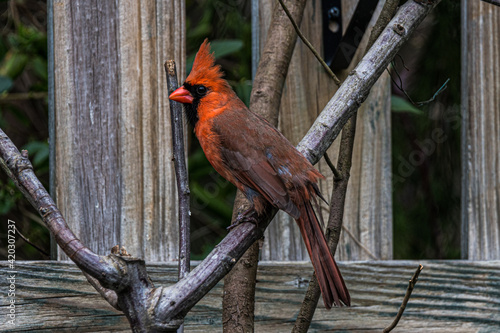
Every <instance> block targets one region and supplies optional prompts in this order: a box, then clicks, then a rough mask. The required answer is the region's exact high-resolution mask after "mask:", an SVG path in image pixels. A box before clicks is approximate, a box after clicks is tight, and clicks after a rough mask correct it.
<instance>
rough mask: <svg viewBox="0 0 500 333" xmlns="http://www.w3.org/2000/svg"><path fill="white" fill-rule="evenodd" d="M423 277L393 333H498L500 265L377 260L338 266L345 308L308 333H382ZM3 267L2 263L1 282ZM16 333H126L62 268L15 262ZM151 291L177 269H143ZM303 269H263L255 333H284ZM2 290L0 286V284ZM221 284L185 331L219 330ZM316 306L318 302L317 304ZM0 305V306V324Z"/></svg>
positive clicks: (75, 274) (123, 323) (74, 274)
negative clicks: (347, 295) (416, 275)
mask: <svg viewBox="0 0 500 333" xmlns="http://www.w3.org/2000/svg"><path fill="white" fill-rule="evenodd" d="M419 263H421V264H423V266H424V270H423V271H422V273H421V275H420V279H419V281H418V283H417V285H416V287H415V290H414V291H413V295H412V297H411V299H410V302H409V304H408V307H407V309H406V311H405V313H404V315H403V317H402V319H401V322H400V323H399V325H398V326H397V328H396V330H395V332H445V333H446V332H455V333H456V332H467V333H470V332H498V331H499V330H500V308H499V304H500V262H499V261H490V262H471V261H421V262H417V261H377V262H350V263H345V262H341V263H339V266H340V268H341V269H342V272H343V276H344V278H345V281H346V284H347V286H348V287H349V290H350V291H351V296H352V300H353V306H352V307H351V308H345V307H344V308H333V309H332V310H331V311H327V310H325V308H324V307H323V305H322V304H320V305H319V308H318V310H317V311H316V314H315V316H314V319H313V324H312V325H311V329H310V332H319V331H329V330H330V331H331V330H336V331H351V332H360V331H362V332H381V331H382V329H383V328H384V327H386V326H387V325H389V324H390V323H391V321H392V319H393V317H394V315H395V314H396V313H397V310H398V308H399V305H400V304H401V301H402V299H403V297H404V294H405V291H406V287H407V285H408V280H409V279H410V278H411V276H412V275H413V272H414V271H415V269H416V268H417V265H418V264H419ZM6 270H7V264H6V262H0V275H1V276H5V274H6ZM16 270H17V278H16V304H17V308H16V309H17V315H18V316H17V326H16V327H15V328H13V329H12V328H7V327H6V326H5V325H6V323H5V321H4V320H2V321H1V322H0V331H2V332H5V331H8V332H21V331H30V332H54V331H56V332H64V331H66V332H69V331H73V332H129V331H130V330H129V326H128V323H127V320H126V319H125V317H124V316H123V315H122V314H120V313H119V312H118V311H116V310H114V309H113V308H112V307H111V306H110V305H108V304H107V303H106V302H105V301H104V300H103V299H101V297H100V296H99V295H98V294H97V292H96V291H95V290H94V289H93V288H92V287H91V286H90V285H89V284H88V282H87V281H86V280H85V278H84V277H83V275H82V274H81V273H80V271H79V270H78V269H77V268H76V267H75V266H74V264H72V263H68V262H48V261H45V262H20V261H18V262H17V263H16ZM148 273H149V274H150V276H151V278H152V280H153V282H154V283H155V284H156V286H160V285H171V284H173V283H174V282H175V281H176V280H177V263H170V264H165V263H161V264H149V265H148ZM311 273H312V266H310V265H309V264H308V263H294V264H292V263H283V262H281V263H280V262H263V263H261V264H260V266H259V272H258V275H257V281H258V282H257V291H256V314H255V320H256V329H255V331H256V332H290V330H291V327H292V326H293V320H294V317H295V316H296V315H297V312H298V309H299V304H300V302H301V301H302V299H303V293H304V292H305V290H306V288H307V279H309V278H310V276H311ZM0 287H1V288H2V290H4V289H5V288H6V282H2V283H0ZM221 295H222V283H219V284H218V285H217V286H216V287H215V288H214V289H213V290H212V291H211V292H210V293H209V294H208V295H207V296H205V298H203V299H202V300H201V301H200V302H199V303H198V304H197V305H196V306H195V307H194V308H193V310H192V311H191V312H190V313H189V314H188V315H187V317H186V322H185V328H186V332H220V331H221V330H222V323H221V311H222V310H221V309H222V298H221ZM320 303H321V302H320ZM5 311H6V304H5V303H3V302H2V303H1V304H0V314H1V315H2V317H4V314H5V313H6V312H5Z"/></svg>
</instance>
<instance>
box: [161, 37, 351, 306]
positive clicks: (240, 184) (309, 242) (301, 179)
mask: <svg viewBox="0 0 500 333" xmlns="http://www.w3.org/2000/svg"><path fill="white" fill-rule="evenodd" d="M214 62H215V59H214V56H213V55H212V54H211V53H210V44H209V43H208V40H205V41H204V42H203V44H202V45H201V47H200V50H199V51H198V53H197V55H196V58H195V60H194V64H193V69H192V70H191V73H190V74H189V76H188V77H187V78H186V81H185V82H184V84H183V86H182V87H180V88H178V89H177V90H175V91H174V92H173V93H172V94H171V95H170V97H169V98H170V99H171V100H174V101H177V102H180V103H184V109H185V112H186V115H187V118H188V120H189V122H190V123H191V124H192V125H193V126H194V132H195V134H196V137H197V138H198V140H199V141H200V144H201V148H202V149H203V151H204V152H205V155H206V156H207V159H208V161H209V162H210V163H211V164H212V166H213V167H214V168H215V170H217V172H219V173H220V174H221V175H222V176H223V177H224V178H226V179H227V180H229V181H230V182H231V183H233V184H234V185H235V186H236V187H237V188H238V189H239V190H240V191H242V192H243V193H244V194H245V195H246V197H247V198H248V200H249V201H250V202H251V203H253V206H254V208H255V210H256V211H257V213H258V214H261V213H262V212H263V210H264V207H265V203H266V201H267V202H269V203H271V204H272V205H273V206H275V207H277V208H280V209H282V210H284V211H285V212H287V213H288V214H290V215H291V216H292V217H293V218H294V219H295V220H296V221H297V223H298V225H299V228H300V232H301V234H302V237H303V239H304V242H305V244H306V247H307V251H308V252H309V257H310V258H311V261H312V264H313V266H314V269H315V271H316V276H317V278H318V282H319V286H320V289H321V292H322V294H323V301H324V303H325V306H326V308H328V309H330V308H331V307H332V304H336V305H339V306H340V305H341V303H340V301H342V302H343V303H344V304H346V305H350V303H351V299H350V296H349V292H348V291H347V288H346V286H345V283H344V280H343V279H342V275H341V274H340V271H339V269H338V267H337V264H336V263H335V260H334V259H333V256H332V254H331V252H330V250H329V249H328V245H327V243H326V240H325V236H324V234H323V231H322V228H321V226H320V224H319V222H318V219H317V217H316V214H315V213H314V210H313V207H312V205H311V199H312V198H313V197H314V196H316V195H319V196H320V197H321V194H320V192H319V188H318V185H317V184H316V183H317V181H318V178H324V177H323V175H321V174H320V173H319V172H318V171H317V170H316V169H314V167H313V166H312V165H311V163H309V161H307V160H306V158H305V157H304V156H303V155H302V154H301V153H300V152H299V151H298V150H297V149H295V147H294V146H293V145H292V144H291V143H290V142H289V141H288V140H287V139H286V138H285V137H284V136H283V135H282V134H281V133H280V132H279V131H278V130H277V129H276V128H274V127H273V126H272V125H271V124H269V123H268V122H267V121H266V120H265V119H264V118H262V117H261V116H259V115H258V114H255V113H253V112H251V111H250V110H249V109H248V108H247V107H246V105H245V104H244V103H243V102H242V101H241V100H240V99H239V98H238V96H236V94H235V93H234V91H233V90H232V89H231V87H230V86H229V84H228V83H227V81H226V80H224V79H223V78H222V76H223V73H222V71H221V70H220V66H216V65H215V63H214Z"/></svg>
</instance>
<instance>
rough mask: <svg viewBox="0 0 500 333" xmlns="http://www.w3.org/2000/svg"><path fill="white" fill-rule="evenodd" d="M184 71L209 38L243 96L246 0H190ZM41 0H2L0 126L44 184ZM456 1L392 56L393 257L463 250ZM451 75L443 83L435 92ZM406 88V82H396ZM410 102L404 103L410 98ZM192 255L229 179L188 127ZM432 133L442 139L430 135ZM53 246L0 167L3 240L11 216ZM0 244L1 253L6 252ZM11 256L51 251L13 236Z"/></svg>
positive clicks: (213, 228) (219, 234)
mask: <svg viewBox="0 0 500 333" xmlns="http://www.w3.org/2000/svg"><path fill="white" fill-rule="evenodd" d="M186 13H187V18H186V30H187V31H186V37H187V40H186V48H187V57H188V61H187V72H189V70H190V68H191V65H192V61H193V59H194V55H195V53H196V51H197V50H198V47H199V45H200V44H201V43H202V41H203V40H204V39H205V38H209V39H210V41H211V42H212V50H213V51H214V52H215V55H216V58H217V62H218V63H219V64H220V65H221V66H222V68H223V70H224V71H225V73H226V79H227V80H228V81H229V82H230V84H231V85H232V87H233V88H234V90H235V91H236V93H237V94H238V95H239V96H240V98H241V99H242V100H243V101H244V102H245V103H247V105H248V101H249V96H250V91H251V88H252V82H251V73H252V71H251V24H250V20H251V10H250V1H249V0H233V1H221V0H199V1H196V0H187V1H186ZM46 27H47V10H46V1H35V0H10V1H0V128H2V130H4V131H5V132H6V134H7V135H8V136H9V137H10V138H11V139H12V141H13V142H14V143H15V144H16V146H17V147H19V148H22V149H27V150H28V151H29V154H30V159H31V160H32V162H33V165H34V167H35V173H36V174H37V176H38V177H39V178H40V180H41V181H42V183H43V184H44V185H45V186H46V188H48V185H49V153H48V106H47V91H48V85H47V30H46ZM459 27H460V3H459V2H458V1H452V0H443V1H442V2H441V3H440V5H439V6H437V7H436V8H435V10H434V11H433V13H431V15H429V16H428V18H427V19H426V20H425V21H424V22H423V23H422V24H421V26H420V27H419V29H418V31H417V32H416V33H415V34H414V35H413V36H412V39H411V40H410V41H409V42H408V43H407V44H406V45H405V47H404V48H403V49H402V50H401V52H400V53H399V54H400V56H398V57H396V58H395V61H394V64H393V65H394V67H393V68H391V73H392V77H393V79H394V83H393V88H392V89H393V97H392V105H393V110H392V111H393V112H392V143H393V146H392V163H393V211H394V216H393V220H394V258H395V259H421V258H426V259H458V258H460V223H461V222H460V177H461V165H460V28H459ZM447 79H450V80H449V82H448V84H447V86H446V89H444V90H443V91H442V92H441V93H440V94H438V95H437V96H435V99H434V100H432V101H430V102H428V103H424V104H423V105H421V106H417V105H419V103H418V102H424V101H428V100H430V99H432V98H433V97H434V95H435V93H436V92H437V91H438V90H439V89H440V88H441V87H442V86H443V84H444V83H445V82H446V80H447ZM401 88H403V89H404V91H405V92H406V93H404V92H403V91H402V89H401ZM408 97H410V98H411V100H412V101H414V102H415V104H416V105H414V104H412V103H410V101H409V98H408ZM188 133H189V135H190V137H189V140H188V141H189V147H188V150H189V173H190V188H191V195H192V197H191V200H192V203H191V205H192V226H191V230H192V234H191V244H192V258H193V259H202V258H204V257H205V255H206V254H207V253H208V252H209V251H210V250H211V249H212V248H213V246H214V245H215V244H217V243H218V242H219V241H220V240H221V239H222V238H223V237H224V236H225V235H226V234H227V230H226V227H227V226H228V224H229V221H230V219H231V214H232V201H233V197H234V193H235V188H234V186H233V185H232V184H230V183H228V182H227V181H226V180H224V179H223V178H222V177H220V176H219V175H218V174H217V173H216V172H215V171H214V170H213V168H212V167H211V166H210V164H209V163H208V161H207V160H206V158H205V156H204V154H203V152H202V150H201V148H200V147H199V144H198V142H197V141H196V139H195V138H194V136H193V135H192V131H191V130H189V131H188ZM436 136H438V138H439V140H433V138H435V137H436ZM8 219H11V220H14V221H15V222H16V226H17V228H18V229H19V230H20V231H21V232H22V234H23V235H24V236H25V237H26V238H28V239H30V241H31V242H32V243H34V244H35V245H37V246H38V247H39V248H41V249H43V250H44V251H45V252H47V253H48V252H50V251H49V248H50V241H49V238H50V237H49V233H48V231H47V230H46V228H45V227H44V226H43V224H42V221H41V219H40V217H39V216H38V214H37V212H36V211H35V210H34V209H33V208H32V207H31V206H30V204H29V203H28V202H27V201H26V200H25V199H24V198H23V197H22V195H21V193H20V192H19V191H17V189H16V188H15V186H14V184H13V183H12V181H10V180H8V178H7V176H6V175H5V174H4V173H3V172H0V221H1V222H0V243H1V244H6V239H7V233H6V230H7V220H8ZM6 250H7V248H6V246H0V260H3V259H5V258H6ZM16 255H17V256H16V259H18V260H32V259H33V260H35V259H47V258H48V257H47V256H46V255H45V254H43V253H42V252H40V251H39V250H37V249H35V248H34V247H33V246H31V245H29V244H27V243H26V242H24V241H23V240H22V239H19V238H18V239H17V245H16Z"/></svg>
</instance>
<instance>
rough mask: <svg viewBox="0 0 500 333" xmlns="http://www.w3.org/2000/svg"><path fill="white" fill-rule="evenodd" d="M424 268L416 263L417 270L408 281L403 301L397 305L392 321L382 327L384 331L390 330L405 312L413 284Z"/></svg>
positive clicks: (385, 332)
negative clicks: (396, 312)
mask: <svg viewBox="0 0 500 333" xmlns="http://www.w3.org/2000/svg"><path fill="white" fill-rule="evenodd" d="M422 269H424V266H422V265H418V267H417V270H416V271H415V273H414V274H413V277H412V278H411V279H410V282H409V283H408V288H407V289H406V294H405V298H404V299H403V303H401V306H400V307H399V311H398V314H397V315H396V318H394V321H393V322H392V323H391V324H390V325H389V326H387V327H386V328H385V329H384V333H388V332H390V331H392V330H393V329H394V328H395V327H396V325H397V324H398V323H399V320H400V319H401V316H402V315H403V312H405V309H406V305H407V304H408V301H409V300H410V297H411V293H412V292H413V288H415V285H416V284H417V281H418V276H419V275H420V272H421V271H422Z"/></svg>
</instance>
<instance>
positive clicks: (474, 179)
mask: <svg viewBox="0 0 500 333" xmlns="http://www.w3.org/2000/svg"><path fill="white" fill-rule="evenodd" d="M499 35H500V7H498V6H493V5H491V4H487V3H485V2H483V1H471V0H464V1H462V149H461V150H462V258H468V259H470V260H498V259H500V224H499V222H498V221H499V218H500V200H499V198H500V186H499V185H498V184H499V182H500V180H499V178H498V177H499V175H500V160H499V158H498V155H499V150H500V97H499V96H500V39H499V38H498V36H499Z"/></svg>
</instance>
